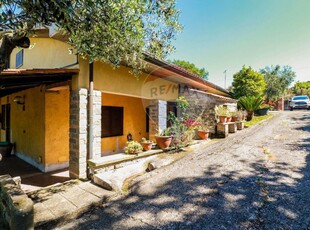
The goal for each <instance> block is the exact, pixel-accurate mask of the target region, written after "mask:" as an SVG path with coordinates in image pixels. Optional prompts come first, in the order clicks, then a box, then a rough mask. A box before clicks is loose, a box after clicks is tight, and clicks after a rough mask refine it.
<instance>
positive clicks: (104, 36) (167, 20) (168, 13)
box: [0, 0, 181, 72]
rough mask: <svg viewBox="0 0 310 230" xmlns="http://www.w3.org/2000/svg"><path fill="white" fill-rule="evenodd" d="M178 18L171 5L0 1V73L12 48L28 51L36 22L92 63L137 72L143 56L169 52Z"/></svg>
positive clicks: (163, 0)
mask: <svg viewBox="0 0 310 230" xmlns="http://www.w3.org/2000/svg"><path fill="white" fill-rule="evenodd" d="M178 16H179V11H178V10H177V9H176V7H175V0H156V1H155V0H134V1H133V0H97V1H93V0H75V1H69V0H49V1H45V0H31V1H29V0H0V22H1V23H0V30H2V40H1V44H0V71H1V70H3V68H4V66H5V63H6V61H7V59H8V56H9V55H10V53H11V52H12V51H11V50H12V46H13V48H14V47H16V46H21V47H24V48H27V47H29V39H27V38H28V37H29V35H31V33H32V32H33V28H34V26H35V25H36V24H37V23H40V24H41V25H43V26H55V27H56V28H57V29H58V30H59V31H60V32H63V33H65V34H67V35H68V37H69V41H68V42H69V43H70V44H71V45H72V46H73V47H74V48H75V49H76V50H77V52H78V53H79V55H81V56H83V57H88V58H89V59H90V61H91V62H92V61H94V60H100V61H103V62H106V63H110V64H112V65H115V66H118V65H120V64H121V63H123V62H125V63H126V64H127V65H129V66H131V67H132V68H133V70H134V71H135V72H139V71H140V70H141V68H142V67H143V58H144V55H145V52H147V53H148V54H149V55H151V56H154V57H157V58H164V57H165V56H166V55H167V54H168V53H170V52H171V51H172V50H173V46H172V45H171V40H172V39H174V37H175V35H176V33H177V32H178V31H179V30H181V26H180V24H179V23H178ZM5 40H6V41H9V42H5ZM21 43H22V45H20V44H21ZM7 44H11V46H10V47H9V46H8V45H7Z"/></svg>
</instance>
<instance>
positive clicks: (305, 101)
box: [290, 95, 310, 111]
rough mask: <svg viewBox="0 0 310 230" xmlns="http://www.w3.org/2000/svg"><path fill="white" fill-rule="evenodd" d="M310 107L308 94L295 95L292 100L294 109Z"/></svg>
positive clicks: (291, 103)
mask: <svg viewBox="0 0 310 230" xmlns="http://www.w3.org/2000/svg"><path fill="white" fill-rule="evenodd" d="M299 108H300V109H308V110H309V109H310V100H309V97H308V96H306V95H300V96H295V97H293V98H292V100H291V101H290V109H291V111H293V110H294V109H299Z"/></svg>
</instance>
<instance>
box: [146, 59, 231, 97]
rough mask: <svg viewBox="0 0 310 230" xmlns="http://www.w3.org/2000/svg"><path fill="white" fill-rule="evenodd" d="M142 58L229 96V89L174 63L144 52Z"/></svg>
mask: <svg viewBox="0 0 310 230" xmlns="http://www.w3.org/2000/svg"><path fill="white" fill-rule="evenodd" d="M144 60H145V61H146V62H149V63H151V64H154V65H157V66H159V67H162V68H164V69H167V70H170V71H172V72H174V73H177V74H179V75H182V76H184V77H186V78H188V79H191V80H194V81H196V82H199V83H201V84H204V85H206V86H209V87H212V88H214V89H216V90H218V91H220V92H222V93H225V94H227V95H229V96H231V94H230V93H229V91H227V90H226V89H224V88H222V87H220V86H217V85H215V84H213V83H211V82H209V81H206V80H204V79H202V78H200V77H198V76H197V75H195V74H192V73H189V72H187V71H186V70H182V68H177V67H176V66H175V65H172V64H170V63H168V62H165V61H161V60H158V59H156V58H153V57H151V56H150V55H148V54H145V58H144Z"/></svg>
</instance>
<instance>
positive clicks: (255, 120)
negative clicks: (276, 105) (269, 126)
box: [244, 114, 273, 127]
mask: <svg viewBox="0 0 310 230" xmlns="http://www.w3.org/2000/svg"><path fill="white" fill-rule="evenodd" d="M272 116H273V115H272V114H267V115H263V116H257V117H254V118H253V119H252V120H251V121H247V122H245V123H244V125H245V126H248V127H250V126H253V125H256V124H260V123H262V122H263V121H264V120H266V119H268V118H271V117H272Z"/></svg>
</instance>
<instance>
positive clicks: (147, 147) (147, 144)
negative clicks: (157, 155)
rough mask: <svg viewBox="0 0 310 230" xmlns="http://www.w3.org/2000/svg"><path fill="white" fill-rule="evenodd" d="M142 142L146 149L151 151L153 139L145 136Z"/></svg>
mask: <svg viewBox="0 0 310 230" xmlns="http://www.w3.org/2000/svg"><path fill="white" fill-rule="evenodd" d="M140 144H141V145H142V147H143V150H144V151H149V150H151V149H152V146H153V141H151V140H147V139H146V138H145V137H143V138H142V139H141V142H140Z"/></svg>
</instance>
